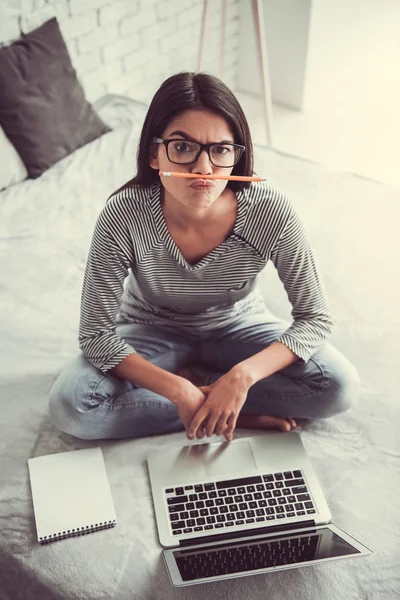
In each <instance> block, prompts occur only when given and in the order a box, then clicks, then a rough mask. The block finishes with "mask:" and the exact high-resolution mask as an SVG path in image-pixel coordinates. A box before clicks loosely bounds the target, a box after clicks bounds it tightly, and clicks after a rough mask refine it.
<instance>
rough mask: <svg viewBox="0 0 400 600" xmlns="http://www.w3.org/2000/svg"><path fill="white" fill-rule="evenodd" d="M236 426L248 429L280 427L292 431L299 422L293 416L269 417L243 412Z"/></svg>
mask: <svg viewBox="0 0 400 600" xmlns="http://www.w3.org/2000/svg"><path fill="white" fill-rule="evenodd" d="M236 427H245V428H248V429H278V430H279V431H291V430H292V429H294V428H295V427H297V423H296V421H295V420H294V419H292V418H291V417H285V418H283V417H269V416H267V415H251V414H245V413H241V414H240V415H239V416H238V419H237V421H236Z"/></svg>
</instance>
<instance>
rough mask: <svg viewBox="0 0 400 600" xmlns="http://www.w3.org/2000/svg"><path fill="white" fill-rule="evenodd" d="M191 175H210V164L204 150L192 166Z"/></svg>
mask: <svg viewBox="0 0 400 600" xmlns="http://www.w3.org/2000/svg"><path fill="white" fill-rule="evenodd" d="M193 173H198V174H200V175H210V174H212V163H211V161H210V157H209V156H208V152H207V150H206V149H205V148H203V150H202V152H200V156H199V158H198V159H197V160H196V162H195V163H194V164H193Z"/></svg>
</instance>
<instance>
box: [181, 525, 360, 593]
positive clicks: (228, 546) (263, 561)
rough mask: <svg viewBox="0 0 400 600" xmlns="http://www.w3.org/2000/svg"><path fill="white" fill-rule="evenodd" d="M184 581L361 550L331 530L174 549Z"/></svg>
mask: <svg viewBox="0 0 400 600" xmlns="http://www.w3.org/2000/svg"><path fill="white" fill-rule="evenodd" d="M173 554H174V558H175V562H176V565H177V568H178V570H179V573H180V576H181V578H182V581H184V582H188V583H189V582H190V581H191V582H193V583H194V582H195V580H198V579H205V578H214V577H218V576H221V575H229V574H231V575H234V574H235V575H236V576H237V575H239V574H245V573H246V572H248V571H257V570H263V571H265V569H268V568H271V569H274V568H276V567H280V566H283V565H287V567H289V565H292V566H297V565H298V566H299V565H300V564H301V563H307V562H310V561H314V560H321V559H330V558H339V557H344V556H349V555H352V554H360V551H359V550H358V549H357V548H355V547H354V546H352V545H351V544H349V543H348V542H347V541H346V540H344V539H343V538H342V537H339V536H338V535H337V534H336V533H335V532H334V531H332V530H331V529H330V528H328V527H323V528H318V529H307V531H305V532H302V533H295V534H294V533H292V534H284V535H282V534H280V535H276V536H268V537H265V538H258V539H256V540H254V541H248V540H246V541H245V542H244V541H242V542H229V543H223V544H218V545H217V544H214V545H207V546H202V547H197V548H188V549H179V550H178V549H177V550H173Z"/></svg>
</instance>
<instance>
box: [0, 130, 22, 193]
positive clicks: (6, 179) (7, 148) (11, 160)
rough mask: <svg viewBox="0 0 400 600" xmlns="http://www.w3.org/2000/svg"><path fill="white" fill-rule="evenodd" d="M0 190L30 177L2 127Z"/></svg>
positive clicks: (0, 138) (0, 139)
mask: <svg viewBox="0 0 400 600" xmlns="http://www.w3.org/2000/svg"><path fill="white" fill-rule="evenodd" d="M0 156H1V159H0V190H3V189H4V188H7V187H8V186H9V185H13V183H19V182H20V181H23V180H24V179H26V178H27V177H28V172H27V170H26V168H25V165H24V163H23V162H22V159H21V157H20V155H19V154H18V152H17V151H16V149H15V148H14V146H13V145H12V143H11V142H10V140H9V139H8V137H7V136H6V134H5V133H4V131H3V128H2V127H0Z"/></svg>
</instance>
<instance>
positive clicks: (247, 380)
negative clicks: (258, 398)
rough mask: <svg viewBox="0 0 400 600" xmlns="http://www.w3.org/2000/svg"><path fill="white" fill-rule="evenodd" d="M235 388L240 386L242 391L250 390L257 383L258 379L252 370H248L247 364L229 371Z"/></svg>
mask: <svg viewBox="0 0 400 600" xmlns="http://www.w3.org/2000/svg"><path fill="white" fill-rule="evenodd" d="M229 375H230V376H231V378H232V381H233V382H234V384H235V386H239V387H240V388H241V389H242V390H246V391H247V390H249V389H250V388H251V386H252V385H254V384H255V383H256V381H257V380H256V379H255V378H254V375H253V374H252V372H251V370H250V369H249V368H247V366H246V364H245V363H238V364H237V365H235V366H234V367H232V369H231V370H230V371H229Z"/></svg>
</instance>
